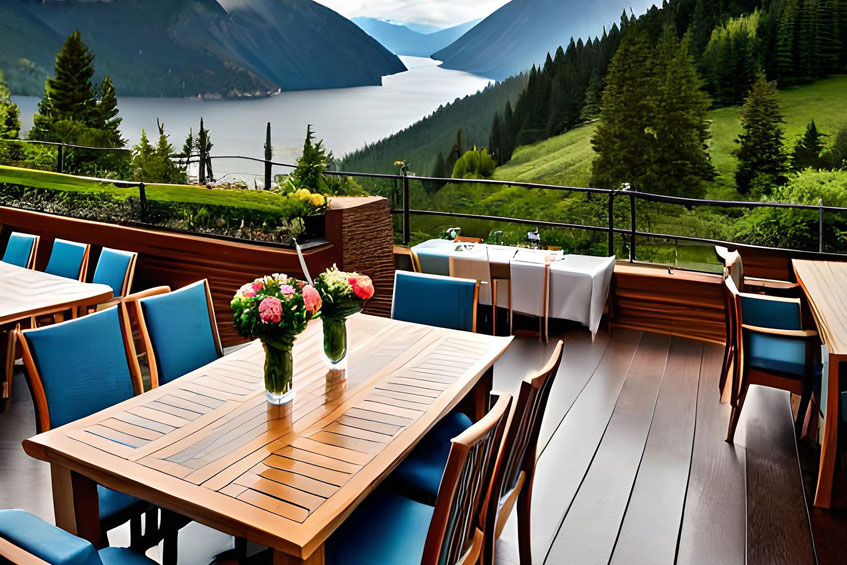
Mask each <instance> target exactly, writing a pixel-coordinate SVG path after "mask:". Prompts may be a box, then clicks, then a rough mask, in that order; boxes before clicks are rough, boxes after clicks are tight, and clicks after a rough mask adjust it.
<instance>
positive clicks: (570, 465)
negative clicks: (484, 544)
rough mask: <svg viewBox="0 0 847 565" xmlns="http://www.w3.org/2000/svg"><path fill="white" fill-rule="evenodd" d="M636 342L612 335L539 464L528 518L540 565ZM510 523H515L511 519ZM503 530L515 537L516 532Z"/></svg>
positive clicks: (625, 334)
mask: <svg viewBox="0 0 847 565" xmlns="http://www.w3.org/2000/svg"><path fill="white" fill-rule="evenodd" d="M640 339H641V333H640V332H634V331H631V330H615V335H614V340H613V342H612V343H610V344H609V346H608V348H607V349H606V352H605V354H604V355H603V359H602V361H601V362H600V364H599V365H598V367H597V370H596V371H595V372H594V375H593V376H592V377H591V381H590V382H589V383H588V385H587V386H586V387H585V389H584V390H583V391H582V392H581V393H580V395H579V399H578V400H577V402H576V403H575V404H574V405H573V407H572V408H571V409H570V411H569V412H568V413H567V415H566V416H565V418H564V420H563V421H562V424H561V425H560V426H559V429H558V430H557V431H556V434H555V435H554V436H553V438H552V439H551V440H550V442H549V444H548V445H547V448H546V449H545V451H544V453H543V455H542V457H541V459H540V460H539V463H538V468H537V469H536V472H535V483H534V486H533V496H532V517H531V521H532V542H533V543H532V552H533V555H534V556H535V557H534V559H535V560H536V562H538V563H540V562H542V561H543V559H544V556H545V555H547V551H548V550H549V548H550V546H551V545H552V543H553V539H554V538H555V536H556V532H557V531H558V529H559V525H560V524H561V523H562V519H563V517H564V516H565V514H566V513H567V510H568V507H569V506H570V502H571V500H573V497H574V496H575V495H576V492H577V490H578V489H579V485H580V484H581V483H582V479H583V477H584V476H585V473H586V471H587V470H588V467H589V465H590V464H591V460H592V459H593V457H594V453H595V451H596V450H597V446H598V445H599V444H600V440H601V439H602V438H603V432H604V430H605V429H606V425H607V424H608V422H609V418H611V415H612V411H613V410H614V407H615V402H616V400H617V398H618V394H619V392H620V389H621V387H622V386H623V382H624V378H625V376H626V373H627V371H628V370H629V366H630V364H631V363H632V360H633V357H634V356H635V351H636V348H637V346H638V342H639V340H640ZM563 364H566V362H563ZM495 372H496V371H495ZM552 492H555V493H556V496H555V504H553V503H551V502H552V500H553V499H552V498H551V496H550V493H552ZM510 520H512V521H513V520H514V513H513V514H512V517H511V518H510ZM506 527H507V529H510V530H511V531H514V527H515V526H514V525H507V526H506Z"/></svg>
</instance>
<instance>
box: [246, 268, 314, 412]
mask: <svg viewBox="0 0 847 565" xmlns="http://www.w3.org/2000/svg"><path fill="white" fill-rule="evenodd" d="M231 306H232V310H233V314H234V317H235V328H236V330H237V331H238V333H239V334H241V335H243V336H244V337H246V338H249V339H260V340H261V341H262V345H263V346H264V348H265V388H266V389H267V391H268V400H269V401H270V402H271V403H273V404H283V403H285V402H288V401H289V400H291V398H292V392H293V391H292V388H291V384H292V383H291V379H292V375H293V361H292V357H291V348H292V347H293V346H294V340H295V339H297V336H298V335H299V334H300V333H302V332H303V330H305V329H306V325H307V324H308V322H309V320H311V319H312V318H314V317H315V316H316V315H317V314H318V312H319V311H320V309H321V297H320V294H319V293H318V291H317V290H315V288H314V287H313V286H310V285H308V284H306V283H305V282H303V281H299V280H297V279H295V278H293V277H289V276H287V275H281V274H273V275H268V276H265V277H260V278H258V279H256V280H254V281H253V282H251V283H247V284H245V285H243V286H242V287H241V288H240V289H238V292H236V293H235V296H234V297H233V299H232V303H231Z"/></svg>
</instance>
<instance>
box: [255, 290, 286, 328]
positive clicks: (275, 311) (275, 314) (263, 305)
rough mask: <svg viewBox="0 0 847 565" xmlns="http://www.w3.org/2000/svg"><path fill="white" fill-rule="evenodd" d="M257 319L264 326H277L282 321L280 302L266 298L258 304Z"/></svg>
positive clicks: (272, 298)
mask: <svg viewBox="0 0 847 565" xmlns="http://www.w3.org/2000/svg"><path fill="white" fill-rule="evenodd" d="M259 318H260V319H261V320H262V321H263V322H264V323H266V324H278V323H279V321H280V320H282V302H280V301H279V299H278V298H274V297H273V296H268V297H267V298H265V299H264V300H262V302H260V303H259Z"/></svg>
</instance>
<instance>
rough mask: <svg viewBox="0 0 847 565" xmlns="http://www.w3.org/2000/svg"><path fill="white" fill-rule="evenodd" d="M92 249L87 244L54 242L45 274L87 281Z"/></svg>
mask: <svg viewBox="0 0 847 565" xmlns="http://www.w3.org/2000/svg"><path fill="white" fill-rule="evenodd" d="M90 249H91V246H90V245H89V244H87V243H77V242H75V241H68V240H66V239H56V240H55V241H53V249H52V251H50V260H49V261H47V267H46V268H45V269H44V272H45V273H50V274H51V275H56V276H59V277H65V278H68V279H77V280H80V281H81V280H85V272H86V270H87V268H88V252H89V250H90Z"/></svg>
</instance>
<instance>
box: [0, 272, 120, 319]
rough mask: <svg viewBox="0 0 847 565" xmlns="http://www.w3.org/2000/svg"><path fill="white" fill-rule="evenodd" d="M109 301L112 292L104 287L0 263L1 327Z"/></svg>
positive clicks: (107, 287) (103, 285) (109, 288)
mask: <svg viewBox="0 0 847 565" xmlns="http://www.w3.org/2000/svg"><path fill="white" fill-rule="evenodd" d="M110 298H112V289H111V287H109V286H107V285H105V284H92V283H82V282H79V281H76V280H73V279H67V278H65V277H57V276H55V275H49V274H47V273H43V272H41V271H34V270H32V269H24V268H22V267H17V266H15V265H10V264H8V263H3V262H2V261H0V325H3V324H7V323H10V322H15V321H17V320H22V319H25V318H29V317H30V316H40V315H42V314H50V313H53V312H59V311H62V310H67V309H69V308H73V307H76V306H91V305H93V304H99V303H101V302H106V301H107V300H109V299H110Z"/></svg>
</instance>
